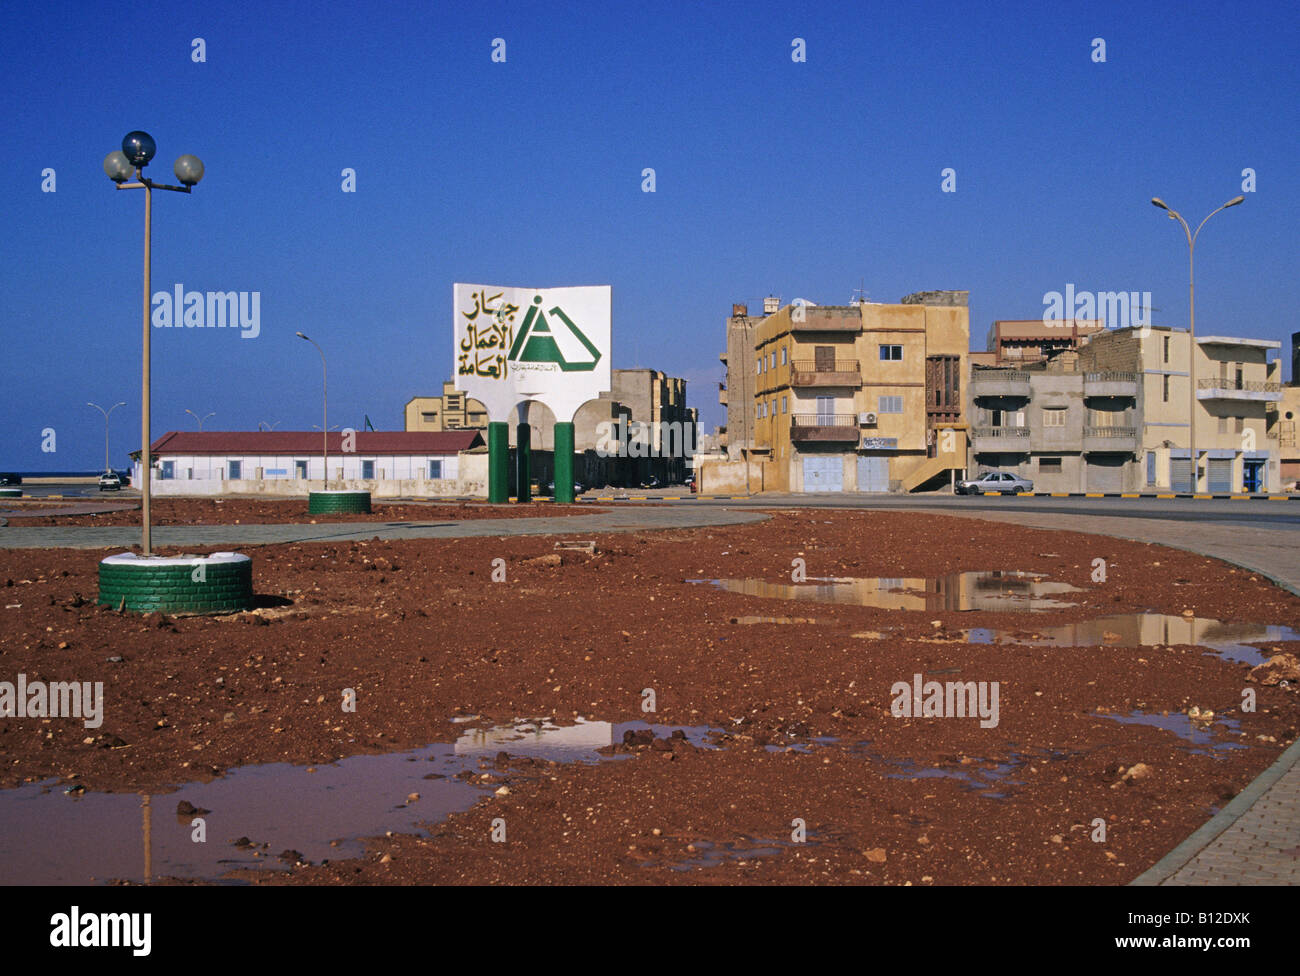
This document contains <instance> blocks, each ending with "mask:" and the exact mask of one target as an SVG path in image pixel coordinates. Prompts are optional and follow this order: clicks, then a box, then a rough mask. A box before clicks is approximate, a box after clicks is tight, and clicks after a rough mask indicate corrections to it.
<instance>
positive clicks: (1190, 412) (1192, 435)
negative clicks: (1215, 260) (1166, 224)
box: [1151, 196, 1246, 494]
mask: <svg viewBox="0 0 1300 976" xmlns="http://www.w3.org/2000/svg"><path fill="white" fill-rule="evenodd" d="M1245 200H1246V198H1245V197H1241V196H1238V197H1233V198H1232V199H1231V200H1229V201H1228V202H1227V203H1225V204H1224V205H1223V206H1221V207H1219V209H1218V210H1213V211H1211V212H1210V213H1209V214H1208V215H1207V216H1206V218H1205V220H1202V221H1201V222H1200V224H1199V225H1198V226H1197V228H1196V230H1195V231H1193V230H1192V229H1191V228H1190V227H1188V226H1187V221H1186V220H1184V219H1183V215H1182V214H1180V213H1179V212H1178V211H1177V210H1174V209H1172V208H1171V207H1170V206H1169V204H1167V203H1165V202H1164V201H1163V200H1161V199H1160V198H1159V197H1152V198H1151V203H1152V204H1153V205H1154V206H1157V207H1159V208H1160V209H1161V210H1164V211H1167V212H1168V214H1169V219H1170V220H1176V221H1178V222H1179V223H1180V224H1182V225H1183V233H1184V234H1186V235H1187V332H1188V339H1187V361H1188V366H1187V385H1188V387H1189V391H1188V397H1187V403H1188V407H1187V448H1188V450H1187V453H1188V454H1189V455H1190V456H1191V459H1192V494H1196V491H1197V489H1198V488H1199V487H1200V481H1201V479H1200V465H1199V464H1198V463H1197V457H1196V238H1197V237H1199V236H1200V233H1201V228H1202V227H1204V226H1205V223H1206V221H1208V220H1209V219H1210V217H1213V216H1214V215H1215V214H1216V213H1218V212H1219V210H1227V209H1228V208H1229V207H1235V206H1237V204H1239V203H1244V202H1245ZM1171 487H1172V485H1171Z"/></svg>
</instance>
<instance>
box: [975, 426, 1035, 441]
mask: <svg viewBox="0 0 1300 976" xmlns="http://www.w3.org/2000/svg"><path fill="white" fill-rule="evenodd" d="M971 436H973V437H1004V438H1007V439H1011V438H1015V437H1028V436H1029V428H1028V427H976V428H975V429H974V430H973V431H972V432H971Z"/></svg>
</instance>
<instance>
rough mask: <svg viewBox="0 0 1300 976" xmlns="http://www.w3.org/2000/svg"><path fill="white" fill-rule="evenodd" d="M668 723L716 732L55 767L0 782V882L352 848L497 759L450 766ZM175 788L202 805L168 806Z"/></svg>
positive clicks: (566, 734) (601, 741) (188, 871)
mask: <svg viewBox="0 0 1300 976" xmlns="http://www.w3.org/2000/svg"><path fill="white" fill-rule="evenodd" d="M677 728H682V729H683V731H684V732H685V734H686V737H687V738H688V740H690V741H691V742H692V744H694V745H697V746H700V747H703V748H708V747H710V743H709V742H708V741H707V739H708V737H709V736H710V735H711V734H713V733H714V732H715V731H716V730H712V729H708V728H703V727H679V726H672V727H669V726H659V725H648V724H646V723H644V722H623V723H610V722H580V723H578V724H576V725H572V726H565V727H560V726H557V725H555V724H553V723H551V722H549V721H526V722H516V723H512V724H511V725H506V726H500V727H494V728H473V729H467V730H465V731H464V732H463V733H461V734H460V736H459V738H457V739H456V741H455V742H453V743H439V744H434V745H430V746H425V747H423V748H420V749H415V750H411V751H408V752H401V753H391V754H387V755H378V756H354V757H351V758H348V759H343V760H340V761H338V762H335V763H328V764H320V765H315V766H296V765H292V764H289V763H266V764H259V765H249V766H242V767H237V768H235V769H232V770H230V771H229V772H228V773H227V774H226V775H225V776H223V777H221V778H219V779H216V780H213V781H212V782H210V783H186V784H180V785H178V787H177V789H176V790H175V792H171V793H163V794H154V795H152V796H145V795H141V794H135V793H95V792H79V791H78V788H77V787H75V786H70V785H69V784H67V783H63V784H59V783H56V782H55V781H53V780H50V781H46V782H44V783H33V784H30V785H28V786H23V787H19V788H16V789H10V790H0V884H103V883H107V882H109V881H112V880H119V879H120V880H127V881H148V880H151V879H154V878H159V877H177V878H188V879H197V880H206V881H215V880H218V879H220V878H221V876H222V875H223V874H225V873H226V872H228V871H231V870H234V869H236V868H265V867H270V868H287V867H289V866H290V865H291V864H292V863H293V862H294V861H296V860H303V861H309V862H314V863H319V862H321V861H324V860H341V859H344V858H350V857H358V856H360V855H362V854H363V853H364V851H365V847H364V844H363V839H364V838H366V837H375V836H379V835H382V834H384V833H386V832H389V831H392V832H394V833H417V834H423V833H425V831H423V830H421V829H420V828H419V827H418V826H417V825H419V824H434V823H437V822H439V821H441V820H444V819H445V818H446V817H447V816H448V815H449V814H451V813H457V812H460V811H464V810H468V809H469V808H470V807H472V806H473V805H474V804H475V803H477V802H478V801H479V800H481V799H483V798H484V797H485V796H487V795H490V793H491V791H492V790H494V789H497V788H499V786H500V778H499V777H500V776H501V774H502V773H503V772H504V771H497V772H496V777H497V778H496V779H495V781H493V782H489V783H476V782H468V781H466V779H464V778H458V774H462V773H472V774H474V775H475V776H478V775H480V774H481V773H482V772H483V771H484V768H485V767H487V768H489V769H490V762H491V760H494V759H495V758H496V756H497V754H498V753H500V752H508V753H509V754H510V755H511V756H512V757H515V756H518V757H527V758H531V759H534V760H538V761H550V762H557V763H569V762H604V761H619V760H621V759H625V758H627V756H626V755H614V756H605V755H601V754H599V753H597V751H596V750H597V749H601V748H604V747H607V746H610V745H612V744H614V743H620V742H622V741H623V735H624V733H625V732H628V731H642V730H647V729H648V730H650V731H652V732H653V733H654V734H655V735H656V736H661V737H666V736H669V735H671V734H672V732H673V731H674V730H675V729H677ZM485 761H486V762H485ZM526 775H527V774H526V773H522V774H517V773H514V772H512V773H510V776H511V777H512V778H514V777H516V776H519V777H523V776H526ZM182 801H183V802H185V803H188V804H191V805H192V806H193V807H196V808H199V809H201V810H206V811H208V812H206V813H201V814H193V813H188V814H185V815H180V814H178V813H177V806H178V804H180V803H181V802H182ZM196 816H200V817H201V818H202V819H203V821H204V830H205V833H206V840H205V841H204V842H197V841H196V840H195V839H194V838H195V836H196V835H195V827H194V826H193V824H192V821H193V820H194V818H195V817H196ZM239 841H243V843H239V844H237V842H239ZM282 855H284V856H283V857H282Z"/></svg>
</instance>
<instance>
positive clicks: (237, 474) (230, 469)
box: [226, 461, 243, 481]
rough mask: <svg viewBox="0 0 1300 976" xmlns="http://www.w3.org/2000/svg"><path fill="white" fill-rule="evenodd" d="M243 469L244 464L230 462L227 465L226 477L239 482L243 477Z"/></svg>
mask: <svg viewBox="0 0 1300 976" xmlns="http://www.w3.org/2000/svg"><path fill="white" fill-rule="evenodd" d="M242 467H243V465H242V463H241V462H239V461H229V462H227V464H226V468H227V473H226V477H227V478H229V479H230V480H231V481H238V480H239V479H240V478H241V477H242V476H243V475H242V470H241V469H242Z"/></svg>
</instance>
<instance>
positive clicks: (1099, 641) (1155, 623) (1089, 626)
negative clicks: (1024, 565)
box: [948, 613, 1300, 666]
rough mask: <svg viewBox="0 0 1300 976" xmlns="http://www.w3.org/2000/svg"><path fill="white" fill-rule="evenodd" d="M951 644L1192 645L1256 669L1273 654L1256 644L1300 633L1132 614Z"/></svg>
mask: <svg viewBox="0 0 1300 976" xmlns="http://www.w3.org/2000/svg"><path fill="white" fill-rule="evenodd" d="M948 639H951V640H953V641H954V642H960V643H966V644H1020V645H1024V646H1030V647H1105V646H1112V647H1157V646H1161V645H1163V646H1171V645H1180V644H1187V645H1192V646H1196V647H1204V648H1206V649H1207V650H1208V651H1209V652H1210V653H1211V654H1215V655H1217V656H1218V657H1221V658H1223V659H1224V660H1228V661H1237V662H1239V663H1242V664H1248V665H1251V666H1254V665H1256V664H1262V663H1264V661H1265V660H1267V659H1268V657H1269V656H1270V654H1271V653H1272V652H1271V651H1268V650H1261V649H1260V648H1258V647H1253V646H1251V645H1253V644H1268V643H1274V642H1278V641H1294V640H1300V631H1297V630H1294V629H1292V628H1290V627H1284V626H1280V625H1273V624H1254V623H1235V622H1224V621H1221V620H1214V619H1211V618H1209V617H1181V616H1173V615H1171V614H1165V613H1126V614H1116V615H1114V616H1109V617H1097V618H1094V619H1092V620H1082V621H1078V622H1076V623H1070V624H1062V625H1060V626H1057V627H1044V628H1042V629H1037V630H1033V631H1000V630H992V629H989V628H984V627H973V628H971V629H969V630H964V631H960V632H958V633H955V634H952V635H949V638H948Z"/></svg>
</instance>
